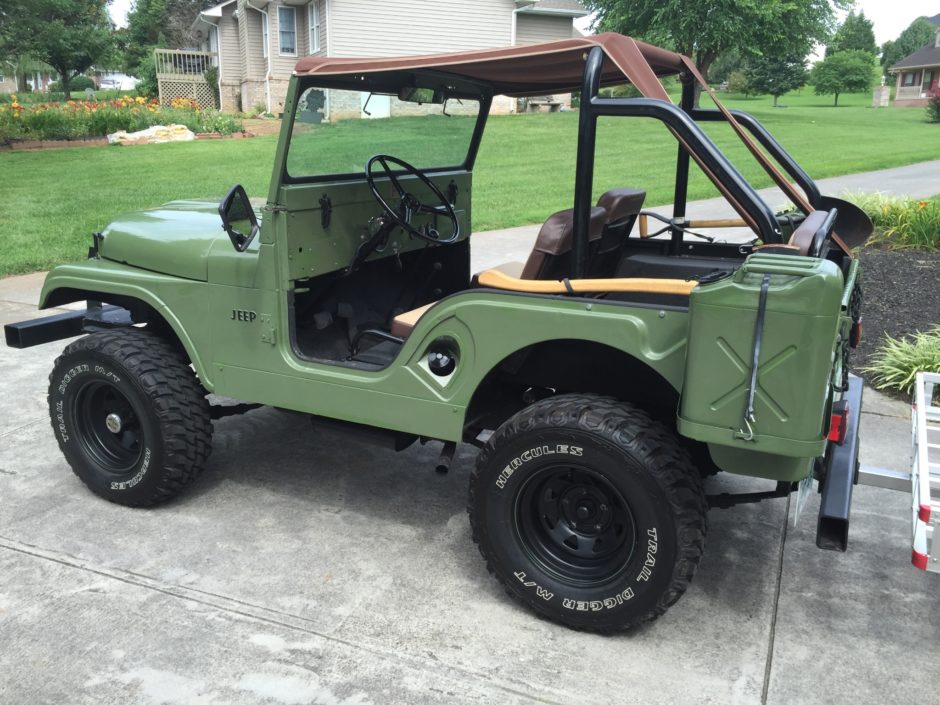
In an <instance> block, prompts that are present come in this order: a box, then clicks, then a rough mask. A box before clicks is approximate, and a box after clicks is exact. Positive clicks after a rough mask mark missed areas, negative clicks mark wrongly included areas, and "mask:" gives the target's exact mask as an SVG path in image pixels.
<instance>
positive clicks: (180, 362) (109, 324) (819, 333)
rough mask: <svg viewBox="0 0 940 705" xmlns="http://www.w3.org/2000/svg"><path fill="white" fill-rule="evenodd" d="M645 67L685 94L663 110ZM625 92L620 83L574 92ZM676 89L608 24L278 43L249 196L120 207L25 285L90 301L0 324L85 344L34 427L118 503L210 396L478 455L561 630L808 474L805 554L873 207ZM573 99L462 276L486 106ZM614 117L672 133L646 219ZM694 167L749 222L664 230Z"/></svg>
mask: <svg viewBox="0 0 940 705" xmlns="http://www.w3.org/2000/svg"><path fill="white" fill-rule="evenodd" d="M663 76H677V77H678V79H679V81H680V82H681V86H682V97H681V100H680V103H679V105H676V104H674V103H673V102H672V101H671V100H670V99H669V96H668V95H667V93H666V91H665V90H664V89H663V86H662V84H661V83H660V81H659V78H660V77H663ZM624 83H630V84H632V85H633V86H634V87H635V88H636V89H637V90H638V91H639V93H640V94H641V97H635V98H605V97H602V96H601V89H602V88H603V87H605V86H613V85H618V84H624ZM699 89H703V90H708V89H707V86H705V85H704V82H703V81H702V79H701V76H700V75H699V73H698V70H697V69H696V67H695V66H694V64H692V63H691V62H690V61H689V60H688V59H687V58H686V57H684V56H681V55H679V54H675V53H673V52H670V51H665V50H663V49H659V48H657V47H654V46H650V45H647V44H643V43H641V42H637V41H634V40H633V39H631V38H629V37H624V36H620V35H616V34H601V35H598V36H594V37H585V38H581V39H570V40H564V41H560V42H552V43H548V44H540V45H535V46H526V47H513V48H509V49H500V50H486V51H475V52H467V53H461V54H448V55H437V56H419V57H405V58H387V59H331V58H320V57H308V58H305V59H302V60H301V61H300V62H299V63H298V64H297V66H296V69H295V70H294V73H293V76H292V78H291V82H290V88H289V91H288V96H287V101H286V104H285V113H284V122H283V128H282V131H281V138H280V142H279V146H278V149H277V154H276V157H275V160H274V172H273V174H272V177H271V186H270V188H269V190H268V194H267V201H266V203H265V204H264V205H263V206H261V207H260V208H258V209H257V210H256V209H255V208H254V207H253V206H252V205H251V203H250V202H249V200H248V197H247V195H246V193H245V191H244V190H243V189H242V188H241V187H240V186H235V187H234V188H233V189H232V190H231V192H230V193H229V194H228V195H227V196H226V197H225V198H224V199H223V200H222V201H221V203H217V202H204V201H174V202H172V203H167V204H165V205H163V206H160V207H158V208H153V209H150V210H145V211H141V212H139V213H133V214H129V215H126V216H124V217H122V218H120V219H119V220H117V221H115V222H113V223H111V224H110V225H109V226H108V227H107V228H105V229H104V230H103V231H102V232H101V233H95V234H94V239H93V243H92V246H91V249H90V252H89V257H88V259H87V260H86V261H84V262H81V263H77V264H69V265H64V266H60V267H56V268H55V269H54V270H53V271H52V272H50V273H49V275H48V277H47V278H46V281H45V286H44V287H43V291H42V298H41V300H40V302H39V307H40V308H50V307H60V306H63V305H64V304H68V303H71V302H75V301H87V302H88V303H87V308H86V310H83V311H80V312H74V313H65V314H62V315H57V316H52V317H49V318H43V319H38V320H32V321H25V322H23V323H18V324H13V325H10V326H7V328H6V340H7V344H8V345H12V346H14V347H23V348H25V347H29V346H31V345H37V344H40V343H46V342H49V341H51V340H57V339H61V338H66V337H71V336H75V335H78V334H80V333H88V335H86V336H85V337H82V338H79V339H78V340H76V341H75V342H72V343H70V344H69V345H68V347H66V348H65V351H64V352H63V353H62V355H61V357H59V358H58V360H57V361H56V363H55V367H54V369H53V371H52V376H51V378H50V386H49V411H50V415H51V418H52V429H53V433H54V434H55V437H56V439H57V441H58V443H59V445H60V447H61V449H62V452H63V453H64V454H65V457H66V459H67V460H68V462H69V464H70V465H71V466H72V468H73V470H74V471H75V473H76V474H77V475H78V477H79V478H81V480H82V481H83V482H84V483H85V484H86V485H87V486H88V487H89V488H90V489H91V490H92V492H94V493H96V494H98V495H100V496H102V497H104V498H106V499H108V500H110V501H113V502H118V503H120V504H126V505H129V506H149V505H153V504H156V503H158V502H162V501H164V500H167V499H170V498H171V497H173V496H174V495H175V494H176V493H177V492H179V491H180V490H181V489H183V487H184V486H186V485H187V484H189V483H190V482H192V481H193V480H194V479H195V477H196V476H197V475H198V473H199V471H200V470H201V469H202V468H203V466H204V465H205V464H206V460H207V458H208V457H209V452H210V449H211V435H212V422H211V420H212V418H214V416H217V415H218V414H221V413H225V411H226V408H222V409H218V408H216V407H213V406H210V404H209V402H208V401H207V393H210V392H211V393H214V394H216V395H222V396H224V397H230V398H234V399H238V400H242V401H243V402H245V403H244V404H241V405H238V406H235V407H231V406H230V407H227V410H228V411H232V410H241V409H245V408H252V407H253V406H254V405H258V404H267V405H271V406H275V407H279V408H283V409H288V410H292V411H295V412H301V413H304V414H308V415H310V416H311V417H314V418H315V419H316V420H317V421H318V422H319V421H323V420H326V419H329V420H330V422H331V423H333V424H337V425H340V426H343V427H345V428H346V429H349V430H352V431H355V432H360V431H361V432H363V436H364V437H365V436H366V435H368V436H370V437H373V438H374V437H376V436H379V437H381V438H384V439H387V440H388V441H389V442H390V444H392V445H393V446H394V447H395V448H396V449H399V450H400V449H402V448H405V447H407V446H408V445H410V444H411V443H412V442H414V441H416V440H418V439H421V440H425V441H426V440H436V441H440V442H441V443H442V444H443V449H442V454H441V461H440V465H441V467H445V468H446V466H447V464H448V463H449V461H450V458H451V457H452V456H453V453H454V448H455V444H456V443H459V442H466V443H472V444H475V445H477V446H479V448H480V453H479V459H478V461H477V464H476V469H475V470H474V471H473V473H472V477H471V479H470V488H469V505H468V507H469V513H470V523H471V524H472V528H473V539H474V541H476V543H477V544H478V545H479V548H480V551H481V553H482V554H483V557H484V558H485V559H486V563H487V566H488V568H489V569H490V570H491V571H492V572H493V573H494V574H495V575H496V577H497V579H498V580H500V581H501V582H502V583H503V584H504V585H505V586H506V588H507V589H508V591H509V592H510V594H512V595H513V596H514V597H516V598H517V599H518V600H520V601H521V602H523V603H525V604H526V605H528V606H529V607H530V608H532V609H533V610H535V611H536V612H538V613H541V614H543V615H545V616H547V617H549V618H550V619H553V620H556V621H558V622H561V623H563V624H566V625H569V626H572V627H576V628H580V629H589V630H596V631H611V630H617V629H623V628H628V627H631V626H633V625H636V624H639V623H641V622H644V621H647V620H650V619H653V618H655V617H657V616H659V615H661V614H663V612H665V611H666V609H667V608H668V607H669V606H670V605H672V604H673V603H674V602H676V600H678V599H679V597H680V596H681V595H682V593H683V592H684V591H685V590H686V588H687V587H688V585H689V583H690V581H691V580H692V576H693V575H694V573H695V569H696V566H697V565H698V563H699V560H700V559H701V557H702V551H703V549H704V546H705V532H706V518H707V513H708V509H709V506H730V505H731V504H736V503H738V502H743V501H756V500H759V499H765V498H770V497H782V496H787V495H789V494H790V493H791V492H793V491H797V490H798V489H800V490H801V491H802V492H805V490H806V488H807V487H808V486H809V485H810V484H811V483H812V481H813V480H814V479H815V480H817V481H818V482H819V485H820V487H821V492H822V502H821V510H820V515H819V525H818V535H817V536H818V537H817V543H818V544H819V546H820V547H822V548H827V549H836V550H845V548H846V541H847V533H848V524H849V508H850V503H851V495H852V485H853V482H854V481H855V477H856V469H857V455H858V420H859V412H860V408H861V385H860V381H859V380H858V379H857V378H854V377H851V376H849V374H848V369H847V360H848V352H849V349H850V348H851V347H852V346H854V345H855V344H857V342H858V337H859V331H860V325H859V321H860V289H859V286H858V281H859V269H858V262H857V260H856V259H854V258H853V256H852V251H851V250H852V248H853V247H856V246H858V245H859V244H861V243H862V242H863V241H864V239H865V238H866V237H867V236H868V235H869V234H870V232H871V222H870V221H869V220H868V219H867V218H866V217H865V215H864V214H862V213H861V212H860V211H859V210H858V209H856V208H855V207H853V206H851V205H850V204H848V203H844V202H842V201H839V200H837V199H834V198H831V197H827V196H824V195H822V194H820V193H819V190H818V189H817V187H816V185H815V184H814V182H813V181H812V180H811V179H810V177H809V176H808V175H807V174H806V173H804V171H803V170H802V169H801V168H800V167H799V166H798V165H797V164H796V162H795V161H794V160H793V159H792V158H791V157H790V156H789V155H788V154H787V152H786V151H784V149H783V148H782V147H781V146H780V145H779V144H778V143H777V142H776V141H775V140H774V139H773V137H771V136H770V134H768V132H767V131H766V130H765V129H764V128H763V127H762V126H761V124H760V123H759V122H758V121H757V120H755V119H754V118H753V117H751V116H750V115H748V114H747V113H743V112H738V111H729V110H727V109H725V108H724V107H723V106H721V105H720V103H718V102H717V101H716V105H717V106H718V109H699V108H696V107H694V95H695V92H696V90H699ZM571 92H580V97H581V103H580V109H579V114H578V134H577V161H576V163H574V164H573V165H572V169H573V171H574V174H573V176H574V179H575V187H574V202H573V203H572V204H571V206H572V207H571V208H569V209H568V210H563V211H560V212H558V213H554V214H549V213H546V214H545V217H546V219H545V223H544V225H543V226H542V228H541V231H540V232H539V235H538V239H537V241H536V243H535V246H534V248H533V250H532V252H531V254H530V255H529V257H528V260H527V261H526V262H524V263H522V264H518V265H516V264H511V263H509V264H506V265H504V266H501V267H496V268H492V269H488V270H486V271H481V272H472V271H471V267H470V244H471V223H472V218H471V207H472V198H471V197H472V195H473V179H474V176H475V175H474V172H473V168H474V163H475V160H476V156H477V151H478V148H479V145H480V141H481V139H482V137H483V132H484V128H485V126H486V121H487V116H488V115H489V114H490V111H491V108H492V106H493V105H494V99H495V100H498V101H500V103H499V104H500V105H506V104H507V103H508V100H507V97H509V98H511V99H512V103H515V102H516V100H517V99H524V98H526V97H533V96H546V95H559V94H566V93H571ZM363 101H364V102H365V104H366V106H367V108H368V105H369V104H372V105H373V106H379V107H381V110H382V112H383V113H385V112H387V113H388V115H389V117H387V118H386V119H385V120H375V121H373V122H372V123H370V128H374V129H370V130H368V131H356V134H357V135H359V137H358V138H357V139H356V140H350V139H349V138H348V137H344V134H345V133H344V132H343V131H342V130H340V129H339V128H337V127H335V125H325V124H322V123H323V122H324V121H329V122H332V123H335V122H337V121H339V120H340V119H341V118H342V117H343V114H344V111H346V113H347V115H348V114H350V113H354V114H355V115H356V116H357V117H358V116H359V113H360V109H361V106H362V105H363ZM373 109H378V108H376V107H374V108H373ZM637 118H645V119H646V120H647V121H658V122H660V123H662V124H663V125H664V126H665V128H666V129H667V130H668V131H669V132H670V133H671V134H672V135H673V136H675V139H676V141H677V143H678V148H677V150H676V151H674V150H669V152H668V153H667V154H663V155H662V158H663V159H669V160H670V162H671V161H672V160H675V164H676V170H675V172H676V180H675V202H674V206H673V215H672V217H671V218H666V217H663V216H656V215H654V214H646V213H645V212H643V211H642V208H643V201H644V196H645V192H644V190H642V187H643V186H644V184H642V183H637V175H636V174H635V173H634V174H632V175H628V174H624V183H623V184H622V187H621V188H614V189H612V190H608V191H606V192H604V193H596V192H595V189H594V173H593V172H594V161H595V145H596V142H597V127H598V121H599V119H603V120H604V121H605V123H606V122H609V121H613V120H615V121H622V120H632V121H633V122H632V123H631V124H636V123H637V122H638V120H637ZM517 120H518V127H519V128H520V129H524V127H525V125H526V119H525V118H518V119H517ZM703 121H724V122H727V123H728V124H730V126H731V127H732V128H733V129H734V131H735V132H736V133H737V134H738V135H739V136H740V138H741V139H742V140H744V142H745V144H746V145H747V147H748V149H749V150H750V152H751V153H752V154H753V156H754V158H755V159H757V160H758V161H759V162H760V163H761V165H763V166H764V168H765V169H767V171H768V172H769V173H770V175H771V177H772V178H773V180H774V181H775V182H776V183H777V184H778V185H779V186H780V188H781V189H782V190H783V191H784V193H785V194H786V195H787V196H788V197H789V198H790V199H791V200H792V201H793V204H792V207H791V208H789V209H788V210H787V212H786V213H782V214H778V213H775V212H774V210H773V209H772V208H770V207H769V206H768V205H767V203H765V202H764V201H762V200H761V198H760V197H759V196H758V195H757V193H756V192H755V191H754V189H753V188H752V187H751V186H750V185H749V184H748V183H747V181H745V180H744V178H742V176H741V174H740V173H739V172H738V171H737V169H736V168H735V167H734V166H733V165H732V164H731V163H730V162H729V161H728V159H727V158H726V157H725V156H724V155H723V154H722V153H721V151H719V149H718V148H717V147H716V146H715V144H714V143H713V142H712V141H711V140H710V139H709V137H708V136H707V135H706V133H705V132H704V131H703V130H702V128H701V127H700V123H702V122H703ZM514 124H515V123H514ZM325 142H329V144H328V147H329V148H328V149H327V148H326V147H327V145H326V144H325ZM597 157H598V159H603V155H602V154H599V155H597ZM690 160H694V162H695V163H696V164H697V166H698V168H700V169H701V171H702V172H703V173H704V174H705V176H706V177H707V178H708V179H710V180H711V182H712V183H714V185H715V186H716V187H717V189H718V190H719V191H720V192H721V194H722V195H723V196H724V197H725V198H726V199H727V201H728V203H729V204H730V205H731V207H732V208H733V209H734V210H735V211H736V213H737V214H738V216H739V219H738V220H736V222H735V223H733V224H736V225H738V226H741V227H743V228H744V229H745V231H746V232H747V233H748V236H746V237H744V238H741V239H740V241H738V242H735V243H727V242H721V241H719V240H720V238H717V237H703V236H701V235H698V236H696V237H695V238H692V237H691V235H692V234H693V233H692V231H691V230H690V228H695V229H700V228H705V227H708V226H709V225H715V224H716V223H715V222H708V221H705V222H703V221H692V220H690V219H689V217H688V214H687V213H686V193H687V185H688V179H689V167H690ZM533 176H534V178H541V179H551V174H539V175H537V177H536V176H535V175H533ZM484 178H485V176H484ZM638 187H639V188H638ZM657 217H658V218H659V219H660V220H661V221H662V222H663V227H662V228H661V229H660V230H659V231H657V232H651V231H650V228H649V223H650V221H649V219H650V218H657ZM721 224H723V225H727V224H728V223H727V221H723V222H722V223H721ZM214 412H215V413H214ZM719 471H724V472H729V473H738V474H741V475H749V476H754V477H759V478H765V479H767V480H770V481H771V482H772V483H773V482H775V483H776V484H775V485H773V484H771V486H773V487H775V489H772V490H768V491H766V492H756V493H749V494H746V495H730V496H729V495H720V496H714V497H709V496H707V495H706V494H705V493H704V491H703V486H702V477H703V476H706V475H709V474H712V473H716V472H719Z"/></svg>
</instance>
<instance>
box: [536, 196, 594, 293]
mask: <svg viewBox="0 0 940 705" xmlns="http://www.w3.org/2000/svg"><path fill="white" fill-rule="evenodd" d="M606 222H607V211H606V210H604V209H603V208H600V207H597V206H595V207H594V208H592V209H591V219H590V225H589V226H588V243H595V242H597V241H598V240H600V238H601V235H602V234H603V232H604V225H605V223H606ZM573 236H574V209H572V208H569V209H567V210H563V211H558V212H557V213H553V214H552V215H550V216H549V217H548V220H546V221H545V223H544V224H543V225H542V229H541V230H539V236H538V238H537V239H536V241H535V245H534V246H533V247H532V252H531V253H530V254H529V259H527V260H526V263H525V267H523V268H522V275H521V278H522V279H563V278H564V277H568V276H571V242H572V239H573Z"/></svg>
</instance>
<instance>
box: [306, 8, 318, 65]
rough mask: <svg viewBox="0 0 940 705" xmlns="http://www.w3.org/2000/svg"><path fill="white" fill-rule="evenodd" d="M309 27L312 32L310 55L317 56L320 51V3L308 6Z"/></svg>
mask: <svg viewBox="0 0 940 705" xmlns="http://www.w3.org/2000/svg"><path fill="white" fill-rule="evenodd" d="M307 27H308V28H309V30H310V44H309V46H310V53H311V54H315V53H317V52H318V51H320V3H318V2H316V0H314V2H312V3H310V4H309V5H307Z"/></svg>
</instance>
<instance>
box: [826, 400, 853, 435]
mask: <svg viewBox="0 0 940 705" xmlns="http://www.w3.org/2000/svg"><path fill="white" fill-rule="evenodd" d="M848 427H849V406H848V404H845V405H843V406H842V408H840V409H836V408H833V410H832V416H831V417H830V418H829V440H830V441H831V442H833V443H836V444H838V445H842V443H843V442H844V441H845V434H846V431H847V430H848Z"/></svg>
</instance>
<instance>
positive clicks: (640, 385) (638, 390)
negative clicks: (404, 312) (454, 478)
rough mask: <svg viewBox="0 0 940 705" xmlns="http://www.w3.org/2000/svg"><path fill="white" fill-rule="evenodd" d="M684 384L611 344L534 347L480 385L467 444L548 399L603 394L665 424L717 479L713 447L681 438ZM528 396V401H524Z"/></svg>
mask: <svg viewBox="0 0 940 705" xmlns="http://www.w3.org/2000/svg"><path fill="white" fill-rule="evenodd" d="M680 384H681V381H680V380H673V379H670V378H669V377H667V376H666V374H664V373H663V371H661V370H658V369H656V367H654V366H653V365H652V364H650V362H648V361H646V360H643V359H642V358H640V357H638V356H636V355H634V354H631V353H630V352H628V351H626V350H623V349H621V348H617V347H614V346H612V345H609V344H606V343H601V342H598V341H595V340H587V339H582V338H560V339H552V340H545V341H541V342H537V343H532V344H529V345H526V346H524V347H522V348H519V349H518V350H516V351H515V352H513V353H511V354H509V355H507V356H505V357H504V358H503V359H502V360H500V361H499V362H498V363H497V364H496V365H494V366H493V367H492V368H491V369H490V370H489V371H488V372H487V374H486V375H485V376H484V377H483V378H482V379H481V380H480V382H479V383H478V384H477V386H476V389H475V390H474V393H473V395H472V396H471V399H470V403H469V405H468V407H467V413H466V416H465V422H464V439H465V440H472V439H474V438H476V436H477V435H478V434H479V433H480V431H482V430H484V429H495V428H497V427H498V426H499V425H501V424H502V423H503V422H504V421H506V420H507V419H508V418H509V417H510V416H512V415H513V414H515V413H517V412H518V411H520V410H521V409H522V408H523V407H525V406H527V405H528V404H529V403H532V402H534V401H537V400H538V399H540V398H543V397H544V396H549V395H552V394H556V393H559V394H560V393H565V394H570V393H582V394H597V395H601V396H607V397H614V398H615V399H617V400H618V401H624V402H629V403H631V404H633V405H634V406H636V407H638V408H640V409H643V410H644V411H645V412H646V413H648V414H649V415H650V416H651V417H653V418H654V419H655V420H657V421H660V422H661V423H663V424H665V425H666V426H667V427H668V428H670V429H671V430H672V431H673V432H674V433H675V435H676V437H677V438H678V439H679V441H680V442H681V444H682V445H683V446H684V447H685V448H686V449H687V450H688V451H689V453H690V454H691V455H692V458H693V462H694V463H695V464H696V465H697V466H698V467H699V469H700V470H701V471H702V472H703V473H704V474H713V473H715V472H718V471H719V469H720V468H718V466H717V465H715V463H714V461H713V460H712V458H711V454H710V452H709V450H708V446H707V445H706V444H704V443H701V442H699V441H696V440H694V439H691V438H687V437H685V436H683V435H681V434H680V433H679V432H678V428H677V414H678V409H679V399H680V393H681V388H680V387H679V386H678V385H680ZM526 390H530V393H529V398H528V399H524V398H523V395H524V393H525V392H526Z"/></svg>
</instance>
